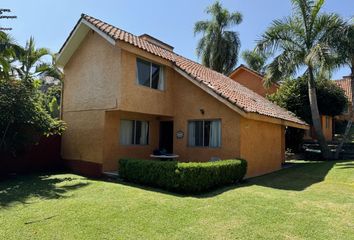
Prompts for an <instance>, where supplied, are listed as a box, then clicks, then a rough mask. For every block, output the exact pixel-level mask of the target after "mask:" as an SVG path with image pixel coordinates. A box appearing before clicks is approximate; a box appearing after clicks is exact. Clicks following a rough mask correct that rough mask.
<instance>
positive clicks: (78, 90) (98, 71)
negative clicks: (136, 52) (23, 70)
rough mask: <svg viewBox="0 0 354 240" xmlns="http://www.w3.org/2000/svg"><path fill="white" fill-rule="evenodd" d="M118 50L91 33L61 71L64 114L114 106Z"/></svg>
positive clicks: (117, 81)
mask: <svg viewBox="0 0 354 240" xmlns="http://www.w3.org/2000/svg"><path fill="white" fill-rule="evenodd" d="M120 72H121V65H120V49H119V48H117V47H115V46H113V45H111V44H110V43H108V42H107V41H106V40H105V39H103V38H102V37H101V36H100V35H98V34H97V33H94V32H92V31H90V32H89V33H88V35H87V36H86V38H85V39H84V41H83V42H82V43H81V45H80V47H79V48H78V49H77V50H76V52H75V53H74V55H73V56H72V57H71V59H70V61H69V62H68V63H67V64H66V66H65V68H64V73H65V77H64V99H63V104H64V111H82V110H97V109H111V108H116V107H117V104H118V103H117V101H118V100H117V99H118V90H119V82H120V77H121V75H120V74H119V73H120Z"/></svg>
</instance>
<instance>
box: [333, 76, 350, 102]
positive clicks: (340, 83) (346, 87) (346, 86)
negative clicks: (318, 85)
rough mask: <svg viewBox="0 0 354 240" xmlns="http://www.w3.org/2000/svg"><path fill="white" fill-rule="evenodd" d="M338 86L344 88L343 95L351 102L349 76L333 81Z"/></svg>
mask: <svg viewBox="0 0 354 240" xmlns="http://www.w3.org/2000/svg"><path fill="white" fill-rule="evenodd" d="M334 82H335V83H336V84H337V85H338V86H339V87H340V88H342V89H343V90H344V93H345V95H346V96H347V98H348V101H349V102H352V88H351V85H350V78H349V77H347V78H343V79H341V80H335V81H334Z"/></svg>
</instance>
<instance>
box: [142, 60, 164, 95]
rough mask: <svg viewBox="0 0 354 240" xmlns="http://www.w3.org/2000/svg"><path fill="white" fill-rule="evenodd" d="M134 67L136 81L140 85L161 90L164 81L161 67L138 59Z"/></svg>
mask: <svg viewBox="0 0 354 240" xmlns="http://www.w3.org/2000/svg"><path fill="white" fill-rule="evenodd" d="M136 65H137V81H138V83H139V84H140V85H143V86H146V87H149V88H153V89H159V90H163V87H164V86H163V84H164V79H163V71H162V67H161V66H159V65H157V64H154V63H151V62H147V61H145V60H142V59H139V58H138V59H137V60H136Z"/></svg>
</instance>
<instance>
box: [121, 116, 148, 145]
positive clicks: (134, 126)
mask: <svg viewBox="0 0 354 240" xmlns="http://www.w3.org/2000/svg"><path fill="white" fill-rule="evenodd" d="M120 121H131V122H133V139H132V140H133V143H128V144H126V143H122V139H121V136H119V143H120V145H123V146H147V145H149V138H150V122H149V121H146V120H133V119H121V120H120ZM138 121H139V122H146V123H147V136H146V144H141V143H139V144H137V143H136V122H138ZM119 134H120V135H121V134H122V133H121V129H120V132H119Z"/></svg>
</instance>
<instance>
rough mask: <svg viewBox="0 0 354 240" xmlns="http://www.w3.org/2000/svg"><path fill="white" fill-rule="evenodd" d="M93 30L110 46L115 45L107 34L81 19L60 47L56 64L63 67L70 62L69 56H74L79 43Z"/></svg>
mask: <svg viewBox="0 0 354 240" xmlns="http://www.w3.org/2000/svg"><path fill="white" fill-rule="evenodd" d="M90 30H93V31H95V32H96V33H98V34H99V35H100V36H102V37H103V38H104V39H106V40H107V41H108V42H109V43H110V44H112V45H115V44H116V41H115V40H114V39H113V38H111V37H110V36H108V35H107V34H105V33H103V32H102V31H100V30H99V29H97V27H95V26H94V25H92V24H91V23H90V22H88V21H86V20H85V19H83V18H81V19H80V20H79V21H78V22H77V24H76V26H75V27H74V29H73V30H72V31H71V33H70V35H69V37H68V38H67V39H66V41H65V43H64V45H63V46H62V47H61V49H60V51H59V54H58V57H57V64H58V65H59V66H60V67H64V66H65V65H66V64H67V62H68V61H69V60H70V58H71V56H72V55H73V54H74V52H75V51H76V49H77V48H78V47H79V46H80V44H81V42H82V41H83V40H84V38H85V37H86V35H87V33H88V32H89V31H90Z"/></svg>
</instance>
